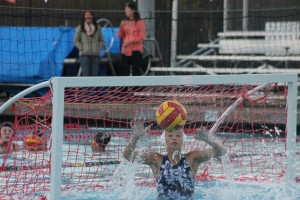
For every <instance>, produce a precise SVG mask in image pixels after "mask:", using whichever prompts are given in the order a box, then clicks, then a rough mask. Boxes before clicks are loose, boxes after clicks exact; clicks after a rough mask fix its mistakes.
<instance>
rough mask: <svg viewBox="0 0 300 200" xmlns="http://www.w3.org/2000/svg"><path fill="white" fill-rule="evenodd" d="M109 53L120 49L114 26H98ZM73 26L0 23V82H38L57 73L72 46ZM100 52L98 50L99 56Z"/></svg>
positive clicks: (61, 68)
mask: <svg viewBox="0 0 300 200" xmlns="http://www.w3.org/2000/svg"><path fill="white" fill-rule="evenodd" d="M101 30H102V33H103V36H104V40H105V43H106V45H107V46H109V43H110V41H111V37H112V35H114V39H115V40H114V43H113V47H112V48H111V49H110V53H111V54H119V53H120V40H119V38H118V37H117V28H102V29H101ZM74 33H75V27H0V83H33V84H35V83H38V82H40V81H44V80H48V79H50V78H51V77H54V76H61V75H62V71H63V65H64V59H65V58H67V57H68V56H69V54H70V52H72V51H73V49H74V48H75V46H74V43H73V38H74ZM103 55H104V51H103V50H102V51H101V53H100V56H103Z"/></svg>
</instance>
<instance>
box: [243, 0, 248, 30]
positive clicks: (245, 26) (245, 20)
mask: <svg viewBox="0 0 300 200" xmlns="http://www.w3.org/2000/svg"><path fill="white" fill-rule="evenodd" d="M248 15H249V1H248V0H243V31H248Z"/></svg>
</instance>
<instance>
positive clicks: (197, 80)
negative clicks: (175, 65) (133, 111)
mask: <svg viewBox="0 0 300 200" xmlns="http://www.w3.org/2000/svg"><path fill="white" fill-rule="evenodd" d="M276 82H279V83H287V84H288V95H287V98H288V99H287V105H288V108H287V109H288V111H287V112H288V114H287V138H286V145H287V149H288V153H287V166H286V177H287V179H288V180H289V181H292V182H294V181H295V177H296V170H295V167H293V165H294V163H295V162H296V136H297V134H296V126H297V101H295V99H296V100H297V91H298V88H297V87H298V76H297V74H280V75H279V74H247V75H193V76H143V77H134V76H129V77H54V78H53V79H51V83H50V85H51V89H52V93H53V99H52V103H53V110H52V112H53V119H54V120H52V148H51V155H52V156H51V179H50V193H49V195H50V196H49V197H50V198H49V199H51V200H52V199H53V200H54V199H60V197H61V177H62V167H61V166H62V145H63V134H59V133H62V132H63V120H64V104H62V103H61V102H64V90H65V88H68V87H106V86H156V85H191V84H254V83H276Z"/></svg>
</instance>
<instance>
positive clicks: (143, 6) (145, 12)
mask: <svg viewBox="0 0 300 200" xmlns="http://www.w3.org/2000/svg"><path fill="white" fill-rule="evenodd" d="M138 10H139V13H140V15H141V18H142V19H144V21H145V24H146V31H147V36H148V37H147V38H155V1H149V0H139V1H138ZM143 45H144V47H145V49H147V50H148V51H149V52H148V51H147V53H151V55H152V56H153V57H155V46H154V44H153V43H152V42H147V41H144V43H143Z"/></svg>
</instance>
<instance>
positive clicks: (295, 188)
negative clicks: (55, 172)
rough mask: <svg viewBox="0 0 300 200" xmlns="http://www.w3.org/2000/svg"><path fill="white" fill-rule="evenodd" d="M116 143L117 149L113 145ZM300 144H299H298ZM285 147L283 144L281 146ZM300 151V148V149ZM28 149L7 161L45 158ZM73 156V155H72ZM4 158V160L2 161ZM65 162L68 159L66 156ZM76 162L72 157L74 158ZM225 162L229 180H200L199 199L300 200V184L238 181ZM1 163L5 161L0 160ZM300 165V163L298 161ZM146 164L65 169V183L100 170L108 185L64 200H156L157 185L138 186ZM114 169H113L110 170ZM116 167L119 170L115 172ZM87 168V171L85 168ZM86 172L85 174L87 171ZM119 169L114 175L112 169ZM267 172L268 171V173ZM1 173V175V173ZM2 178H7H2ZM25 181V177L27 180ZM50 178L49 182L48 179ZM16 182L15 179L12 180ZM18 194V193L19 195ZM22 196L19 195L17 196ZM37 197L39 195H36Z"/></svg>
mask: <svg viewBox="0 0 300 200" xmlns="http://www.w3.org/2000/svg"><path fill="white" fill-rule="evenodd" d="M122 140H124V141H121V142H120V141H119V142H118V143H114V141H112V142H111V143H112V144H111V146H112V148H111V149H109V150H108V152H107V154H109V155H110V157H111V158H112V159H113V158H114V156H115V153H116V148H121V149H124V146H121V147H120V144H121V145H124V144H125V139H122ZM114 146H115V148H113V147H114ZM298 147H299V144H298ZM278 148H281V147H278ZM63 149H64V150H65V151H76V152H85V153H86V155H92V154H91V150H90V146H87V145H86V144H82V145H78V144H74V145H72V144H71V145H70V144H64V146H63ZM298 151H299V150H298ZM27 154H28V153H26V152H25V151H20V152H18V154H17V156H16V157H15V156H14V155H12V156H10V157H9V158H8V160H7V161H6V164H8V165H13V164H14V162H15V159H19V160H22V162H23V163H24V162H25V161H23V160H24V159H25V160H26V162H28V163H33V164H39V163H38V161H39V159H40V158H41V155H42V154H31V155H30V156H28V155H27ZM49 155H50V153H49V152H46V153H44V154H43V159H48V157H49ZM102 157H103V159H106V155H100V159H102ZM70 158H72V157H70ZM1 159H2V158H1V157H0V161H1ZM63 159H64V161H65V159H66V158H63ZM95 160H99V157H95V156H90V157H89V156H81V157H80V156H76V157H74V162H88V161H95ZM70 161H72V160H70ZM222 162H223V163H224V162H225V163H226V164H225V165H224V166H226V169H224V170H225V173H226V176H227V179H225V180H218V181H197V182H196V187H195V199H208V200H223V199H224V200H227V199H236V200H240V199H241V200H242V199H253V200H254V199H255V200H256V199H266V200H269V199H270V200H286V199H288V200H294V199H295V200H296V199H300V183H289V182H288V181H285V180H284V177H283V179H282V181H281V182H280V183H257V182H238V181H233V178H232V177H233V176H234V166H232V165H231V164H230V163H229V162H228V161H227V160H226V157H225V158H224V159H222ZM298 162H299V161H298ZM0 164H1V163H0ZM297 165H298V166H299V163H298V164H297ZM141 167H143V166H141V164H139V163H128V162H126V161H122V162H121V164H119V165H109V166H108V167H107V169H106V171H101V173H99V171H97V170H99V169H98V168H97V166H95V167H88V168H87V167H86V169H85V167H83V168H80V167H78V169H76V168H74V167H70V168H64V169H63V172H64V173H65V174H68V173H69V174H68V175H71V176H72V178H67V179H65V178H64V177H63V178H62V184H63V185H67V186H70V185H72V184H73V186H74V187H76V188H80V187H81V186H80V185H77V184H78V183H80V179H84V182H85V183H87V181H90V182H91V183H93V181H94V179H93V177H95V178H97V177H99V176H98V175H97V174H96V175H95V172H98V173H99V175H100V176H101V177H99V178H100V179H101V180H102V179H103V185H106V186H107V188H104V189H97V188H94V189H95V191H96V192H93V191H92V190H91V191H86V190H83V191H80V192H79V191H78V190H76V189H74V190H66V191H63V192H62V199H63V200H72V199H77V200H99V199H100V200H106V199H107V200H114V199H116V200H127V199H128V200H132V199H134V200H139V199H141V200H154V199H156V196H157V193H156V188H155V187H148V186H137V185H136V172H137V171H139V169H140V168H141ZM110 168H111V170H110ZM115 169H116V171H115ZM84 170H87V171H84ZM83 171H84V173H83ZM112 171H115V173H114V174H112V173H111V172H112ZM30 173H32V174H34V172H30V170H27V171H26V174H24V175H23V174H21V173H20V174H18V176H19V177H22V176H24V177H25V176H27V178H28V177H30ZM76 173H78V174H80V176H76ZM266 173H267V172H266ZM45 174H46V175H45V176H43V177H38V179H40V180H41V179H43V180H41V181H43V182H49V180H50V177H49V175H47V173H45ZM0 175H1V174H0ZM82 175H86V176H87V177H88V178H87V179H85V178H84V177H82ZM0 178H1V179H0V180H3V179H2V177H0ZM24 180H25V179H24ZM45 180H46V181H45ZM12 181H13V180H12ZM5 184H7V183H6V182H4V181H2V183H0V187H3V186H5ZM21 184H30V182H26V183H21ZM34 195H44V191H37V192H36V193H35V194H34ZM16 197H18V195H16ZM15 199H18V198H15ZM33 199H37V198H33Z"/></svg>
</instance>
